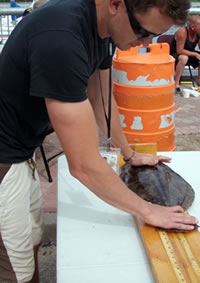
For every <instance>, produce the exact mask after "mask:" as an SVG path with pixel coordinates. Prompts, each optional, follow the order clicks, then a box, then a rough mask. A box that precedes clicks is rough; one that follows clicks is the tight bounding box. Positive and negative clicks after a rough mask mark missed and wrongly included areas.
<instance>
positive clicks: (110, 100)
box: [99, 67, 112, 150]
mask: <svg viewBox="0 0 200 283" xmlns="http://www.w3.org/2000/svg"><path fill="white" fill-rule="evenodd" d="M99 83H100V90H101V98H102V104H103V110H104V115H105V119H106V124H107V147H108V150H109V149H110V146H111V106H112V103H111V102H112V68H111V67H110V68H109V96H108V115H107V114H106V109H105V102H104V98H103V90H102V83H101V77H100V71H99Z"/></svg>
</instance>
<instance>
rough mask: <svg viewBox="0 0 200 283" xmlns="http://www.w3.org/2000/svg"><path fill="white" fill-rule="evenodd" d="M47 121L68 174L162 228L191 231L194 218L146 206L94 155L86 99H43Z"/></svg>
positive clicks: (95, 147) (93, 132) (94, 140)
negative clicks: (70, 100) (60, 146)
mask: <svg viewBox="0 0 200 283" xmlns="http://www.w3.org/2000/svg"><path fill="white" fill-rule="evenodd" d="M45 101H46V105H47V110H48V113H49V117H50V120H51V122H52V125H53V127H54V129H55V131H56V134H57V136H58V138H59V140H60V142H61V145H62V147H63V149H64V152H65V155H66V157H67V160H68V163H69V169H70V172H71V174H72V175H73V176H74V177H75V178H77V179H78V180H79V181H80V182H81V183H83V184H84V185H85V186H86V187H88V188H89V189H90V190H91V191H92V192H94V193H95V194H96V195H97V196H98V197H100V198H101V199H103V200H104V201H106V202H107V203H109V204H111V205H113V206H115V207H117V208H120V209H122V210H124V211H126V212H128V213H130V214H132V215H136V216H138V217H140V218H141V219H143V220H144V221H145V222H146V223H148V224H150V225H154V226H159V227H163V228H176V229H188V230H191V229H193V226H192V225H189V224H196V219H195V218H194V217H192V216H189V215H186V214H184V213H180V212H183V210H182V208H180V207H170V208H168V207H161V206H158V205H153V204H151V203H148V202H146V201H144V200H142V199H141V198H139V197H138V196H137V195H136V194H135V193H133V192H132V191H130V190H129V189H128V188H127V187H126V186H125V184H124V183H123V182H122V181H121V180H120V178H119V176H117V174H116V173H115V172H114V171H113V170H112V168H110V166H109V165H108V164H107V162H106V161H105V160H104V159H103V158H102V157H101V155H100V154H99V152H98V133H97V129H96V121H95V117H94V114H93V110H92V107H91V105H90V103H89V100H85V101H83V102H78V103H66V102H61V101H57V100H54V99H45Z"/></svg>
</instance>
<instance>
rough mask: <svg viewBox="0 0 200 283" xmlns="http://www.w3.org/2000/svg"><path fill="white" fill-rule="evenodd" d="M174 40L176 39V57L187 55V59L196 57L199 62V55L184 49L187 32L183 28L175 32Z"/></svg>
mask: <svg viewBox="0 0 200 283" xmlns="http://www.w3.org/2000/svg"><path fill="white" fill-rule="evenodd" d="M175 38H176V51H177V54H178V55H187V56H189V57H196V58H197V59H198V60H200V54H199V53H198V52H196V51H189V50H187V49H184V46H185V42H186V38H187V31H186V29H185V28H180V29H179V30H178V31H177V32H176V35H175Z"/></svg>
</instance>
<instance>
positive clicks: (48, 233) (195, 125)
mask: <svg viewBox="0 0 200 283" xmlns="http://www.w3.org/2000/svg"><path fill="white" fill-rule="evenodd" d="M175 109H180V111H178V112H177V113H176V115H175V127H176V130H175V136H176V137H175V143H176V150H177V151H179V150H180V151H181V150H186V151H187V150H192V151H193V150H198V151H199V150H200V115H199V109H200V97H199V98H195V97H190V98H184V97H181V96H175ZM100 138H101V139H102V136H100ZM43 145H44V149H45V152H46V155H47V157H50V156H51V155H53V154H55V153H58V152H59V151H60V150H61V147H60V144H59V142H58V140H57V137H56V135H55V133H52V134H50V135H49V136H47V138H46V139H45V142H44V144H43ZM36 158H37V166H38V171H39V174H40V177H41V189H42V193H43V198H44V211H45V215H44V216H45V218H44V220H45V233H44V237H43V241H42V245H41V247H40V251H39V266H40V279H41V283H56V209H57V158H56V159H53V160H52V161H51V162H50V163H49V165H50V169H51V173H52V177H53V182H52V183H49V182H48V180H47V175H46V171H45V168H44V164H43V160H42V158H41V153H40V150H39V149H37V152H36Z"/></svg>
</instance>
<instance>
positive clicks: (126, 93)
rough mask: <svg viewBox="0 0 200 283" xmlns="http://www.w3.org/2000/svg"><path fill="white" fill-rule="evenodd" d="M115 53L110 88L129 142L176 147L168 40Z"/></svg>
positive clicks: (171, 70) (171, 71) (167, 147)
mask: <svg viewBox="0 0 200 283" xmlns="http://www.w3.org/2000/svg"><path fill="white" fill-rule="evenodd" d="M140 48H142V46H138V47H134V48H131V49H130V50H128V51H120V50H119V49H118V50H117V52H116V56H115V57H114V61H113V81H114V84H113V91H114V96H115V99H116V101H117V104H118V108H119V113H120V120H121V126H122V128H123V131H124V133H125V135H126V137H127V139H128V143H129V144H137V143H157V150H158V151H172V150H175V137H174V131H175V125H174V84H175V83H174V58H172V56H170V55H169V45H168V44H167V43H160V44H150V45H149V46H148V49H149V52H146V53H138V51H139V49H140Z"/></svg>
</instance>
